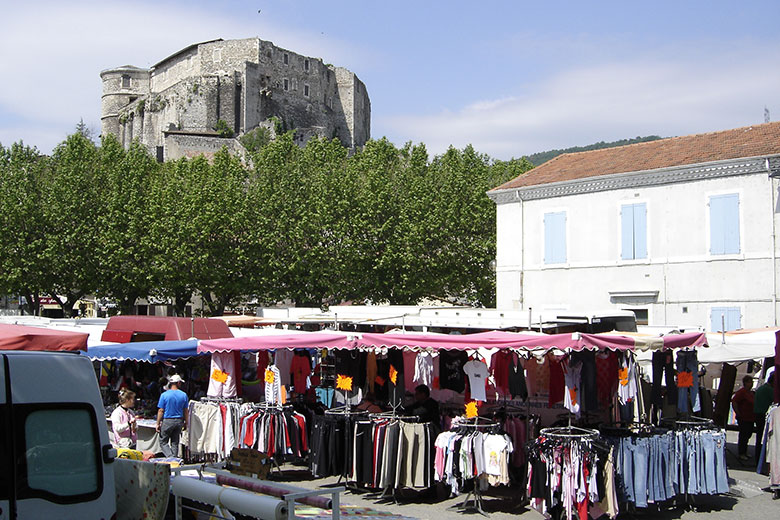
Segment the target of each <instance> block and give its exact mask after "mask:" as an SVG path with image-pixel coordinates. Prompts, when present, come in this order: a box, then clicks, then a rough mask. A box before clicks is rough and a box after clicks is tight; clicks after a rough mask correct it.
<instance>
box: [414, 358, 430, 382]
mask: <svg viewBox="0 0 780 520" xmlns="http://www.w3.org/2000/svg"><path fill="white" fill-rule="evenodd" d="M432 382H433V355H431V354H429V353H427V352H420V353H419V354H417V358H416V359H415V360H414V383H415V384H418V385H426V386H428V388H430V387H431V383H432Z"/></svg>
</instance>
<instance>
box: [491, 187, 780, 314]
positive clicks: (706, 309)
mask: <svg viewBox="0 0 780 520" xmlns="http://www.w3.org/2000/svg"><path fill="white" fill-rule="evenodd" d="M773 183H774V185H773ZM772 190H775V199H777V183H776V181H772V180H770V179H769V177H768V175H767V174H766V173H765V172H764V173H752V174H746V175H738V176H728V177H720V178H710V179H704V180H694V181H691V182H682V183H671V184H663V185H657V186H643V187H636V188H626V189H613V190H607V191H598V192H593V193H581V194H574V195H567V196H560V197H551V198H543V199H536V200H521V199H520V196H521V195H517V194H515V193H511V194H509V195H511V196H507V198H505V199H504V200H503V201H499V203H498V204H497V258H496V264H497V267H496V276H497V305H498V307H499V308H515V309H526V308H528V307H529V306H531V307H534V308H537V309H544V308H559V309H560V308H570V309H583V308H586V309H594V308H598V309H631V308H639V309H647V310H648V314H649V316H648V317H649V324H650V325H679V326H703V327H706V328H709V325H710V309H711V308H712V307H739V308H740V309H741V313H742V322H741V323H742V327H743V328H752V327H765V326H771V325H775V324H776V323H777V321H776V314H777V312H776V307H777V306H776V304H775V303H774V299H775V297H776V292H775V287H774V286H773V269H774V271H775V272H777V267H778V263H777V261H776V260H775V262H774V265H773V262H772V243H773V240H772V233H773V221H774V227H775V229H777V228H778V225H779V224H780V221H779V220H778V218H777V211H776V210H775V209H774V208H773V207H772ZM725 193H738V194H739V201H740V203H739V213H740V253H739V254H737V255H710V253H709V251H710V244H709V242H710V228H709V215H710V211H709V205H708V202H709V197H710V196H711V195H718V194H725ZM636 203H645V204H646V205H647V251H648V254H647V258H646V259H642V260H632V261H624V260H621V216H620V209H621V205H623V204H636ZM557 211H565V212H566V217H567V218H566V252H567V261H566V263H565V264H560V265H545V264H544V214H545V213H550V212H557ZM775 249H776V253H775V256H777V254H778V251H777V245H775ZM610 292H612V293H615V292H628V293H633V294H638V293H639V292H645V293H650V294H655V293H657V296H649V297H648V296H647V295H640V296H639V297H636V298H635V297H632V296H630V295H628V296H626V295H623V296H618V297H615V296H614V294H613V296H612V297H611V296H610Z"/></svg>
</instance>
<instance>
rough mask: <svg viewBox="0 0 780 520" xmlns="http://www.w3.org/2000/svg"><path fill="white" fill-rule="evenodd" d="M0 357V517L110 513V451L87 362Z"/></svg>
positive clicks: (65, 356) (30, 355)
mask: <svg viewBox="0 0 780 520" xmlns="http://www.w3.org/2000/svg"><path fill="white" fill-rule="evenodd" d="M0 358H2V362H0V520H12V519H16V518H18V519H21V520H26V519H39V518H49V519H74V520H75V519H85V518H89V519H105V520H108V519H110V518H112V517H114V516H115V511H116V507H115V504H116V495H115V491H114V472H113V468H112V467H111V465H110V464H111V462H113V460H114V454H115V451H114V450H113V449H112V448H111V444H110V443H109V439H108V428H107V426H106V418H105V413H104V411H103V403H102V402H101V399H100V391H99V389H98V385H97V380H96V379H95V374H94V371H93V369H92V364H91V362H90V360H89V359H88V358H86V357H84V356H81V355H78V354H75V353H65V352H22V351H0Z"/></svg>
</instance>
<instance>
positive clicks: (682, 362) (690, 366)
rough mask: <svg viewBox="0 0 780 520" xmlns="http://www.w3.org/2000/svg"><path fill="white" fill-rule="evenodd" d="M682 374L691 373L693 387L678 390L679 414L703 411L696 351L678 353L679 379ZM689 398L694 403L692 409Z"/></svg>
mask: <svg viewBox="0 0 780 520" xmlns="http://www.w3.org/2000/svg"><path fill="white" fill-rule="evenodd" d="M680 372H690V373H691V375H692V376H693V386H692V387H678V388H677V413H688V412H689V411H691V410H692V411H694V412H698V411H699V410H701V403H700V402H699V362H698V356H697V355H696V351H695V350H691V351H685V350H682V351H680V352H678V353H677V373H678V376H677V377H678V378H679V373H680ZM689 397H690V401H691V403H693V405H692V407H691V408H690V409H689V408H688V401H689Z"/></svg>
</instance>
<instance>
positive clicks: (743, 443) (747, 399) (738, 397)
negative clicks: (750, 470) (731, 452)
mask: <svg viewBox="0 0 780 520" xmlns="http://www.w3.org/2000/svg"><path fill="white" fill-rule="evenodd" d="M752 388H753V377H752V376H745V377H743V378H742V388H740V389H739V390H737V391H736V392H735V393H734V397H732V398H731V404H733V405H734V413H735V414H736V415H737V425H738V426H739V438H738V440H737V450H738V452H739V460H742V461H746V460H748V455H747V448H748V442H750V436H751V435H753V423H754V421H755V415H754V413H753V406H754V400H755V396H754V395H753V391H752Z"/></svg>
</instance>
